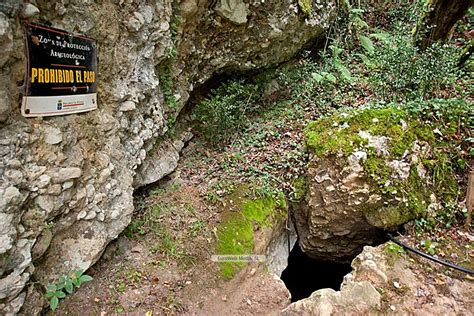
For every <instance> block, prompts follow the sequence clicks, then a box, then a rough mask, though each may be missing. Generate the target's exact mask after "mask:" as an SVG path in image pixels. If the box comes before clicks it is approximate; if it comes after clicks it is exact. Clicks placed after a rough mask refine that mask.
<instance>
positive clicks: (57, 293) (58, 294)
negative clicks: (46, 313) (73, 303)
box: [56, 291, 66, 298]
mask: <svg viewBox="0 0 474 316" xmlns="http://www.w3.org/2000/svg"><path fill="white" fill-rule="evenodd" d="M56 297H57V298H65V297H66V294H65V293H64V292H63V291H57V292H56Z"/></svg>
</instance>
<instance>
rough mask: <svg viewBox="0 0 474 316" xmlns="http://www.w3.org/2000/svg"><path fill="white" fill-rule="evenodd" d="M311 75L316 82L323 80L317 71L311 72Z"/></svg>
mask: <svg viewBox="0 0 474 316" xmlns="http://www.w3.org/2000/svg"><path fill="white" fill-rule="evenodd" d="M311 76H312V77H313V79H314V80H316V82H317V83H320V82H321V81H323V76H321V75H320V74H318V73H317V72H313V73H312V74H311Z"/></svg>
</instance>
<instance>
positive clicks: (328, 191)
mask: <svg viewBox="0 0 474 316" xmlns="http://www.w3.org/2000/svg"><path fill="white" fill-rule="evenodd" d="M411 106H414V105H411ZM416 107H418V108H419V110H418V111H416V112H413V111H412V112H410V111H409V110H408V109H407V110H405V109H401V108H397V107H388V108H383V109H363V110H355V111H353V112H351V113H349V114H348V113H337V114H334V115H331V116H329V117H326V118H322V119H320V120H318V121H315V122H312V123H310V124H309V126H308V127H307V128H306V131H305V135H306V142H307V147H308V150H309V153H310V158H309V163H308V167H307V168H308V170H307V179H306V180H307V193H306V196H305V199H304V201H303V202H302V203H299V205H298V207H297V208H296V212H295V218H296V226H297V231H298V235H299V238H300V240H299V242H300V246H301V248H302V250H303V251H304V252H306V253H307V254H308V255H309V256H311V257H313V258H316V259H323V260H336V261H349V260H351V259H352V258H353V257H354V256H355V255H356V254H357V253H359V252H360V250H361V249H362V247H363V246H364V245H367V244H372V243H373V242H374V241H376V239H377V238H378V237H379V232H380V231H383V230H390V229H394V228H397V227H398V226H399V225H402V224H404V223H406V222H408V221H410V220H412V219H415V218H417V217H419V216H422V215H430V214H433V213H435V212H436V211H437V209H438V208H439V207H440V202H443V203H450V202H452V201H455V199H456V198H457V196H458V195H459V190H460V188H459V185H458V182H459V181H458V180H459V179H460V178H459V176H458V174H459V171H460V169H461V167H462V166H461V165H460V164H458V162H462V159H460V160H458V159H457V156H458V154H459V153H461V152H462V151H461V142H462V140H463V138H464V137H463V136H462V135H463V131H466V129H467V128H468V127H467V124H468V123H467V122H468V119H467V118H468V113H469V111H468V105H467V104H465V103H463V102H457V101H452V102H451V101H449V102H446V101H445V102H441V103H440V104H438V103H437V102H434V103H429V104H425V105H416ZM408 108H410V107H408ZM435 109H436V110H435ZM460 122H461V123H460Z"/></svg>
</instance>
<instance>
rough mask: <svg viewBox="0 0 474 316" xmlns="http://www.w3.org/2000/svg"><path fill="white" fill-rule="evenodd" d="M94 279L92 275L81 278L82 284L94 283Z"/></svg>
mask: <svg viewBox="0 0 474 316" xmlns="http://www.w3.org/2000/svg"><path fill="white" fill-rule="evenodd" d="M92 280H93V278H92V277H91V276H90V275H87V274H84V275H82V276H81V282H82V283H86V282H90V281H92Z"/></svg>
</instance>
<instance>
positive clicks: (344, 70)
mask: <svg viewBox="0 0 474 316" xmlns="http://www.w3.org/2000/svg"><path fill="white" fill-rule="evenodd" d="M335 66H336V68H337V70H338V71H339V73H340V74H341V77H342V79H344V80H346V81H349V82H350V81H352V76H351V72H350V71H349V69H348V68H347V67H346V66H344V64H342V63H337V64H336V65H335Z"/></svg>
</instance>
